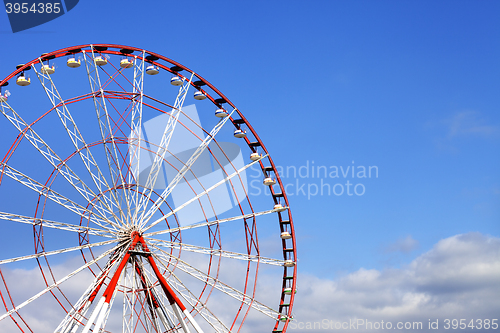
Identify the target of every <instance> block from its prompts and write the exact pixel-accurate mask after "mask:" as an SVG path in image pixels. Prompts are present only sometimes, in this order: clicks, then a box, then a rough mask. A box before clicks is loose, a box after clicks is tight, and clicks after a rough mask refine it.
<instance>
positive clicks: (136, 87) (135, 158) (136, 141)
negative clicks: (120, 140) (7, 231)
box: [129, 50, 146, 222]
mask: <svg viewBox="0 0 500 333" xmlns="http://www.w3.org/2000/svg"><path fill="white" fill-rule="evenodd" d="M145 57H146V52H145V51H144V50H143V51H142V59H141V62H140V64H138V63H137V62H138V60H137V57H135V58H134V80H133V99H132V102H133V106H132V119H131V133H130V138H129V151H130V162H129V165H130V173H129V183H130V184H134V183H135V184H138V183H139V170H140V165H139V163H140V154H141V140H142V106H143V99H144V89H143V88H144V64H145ZM134 177H136V178H137V179H135V180H134V179H133V178H134ZM130 198H131V200H133V201H135V206H136V208H135V210H134V212H131V214H134V218H135V216H136V215H137V206H138V203H139V190H138V189H137V190H136V193H135V196H133V195H131V196H130ZM133 206H134V205H132V207H133ZM131 222H133V221H131Z"/></svg>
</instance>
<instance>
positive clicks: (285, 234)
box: [280, 231, 292, 239]
mask: <svg viewBox="0 0 500 333" xmlns="http://www.w3.org/2000/svg"><path fill="white" fill-rule="evenodd" d="M280 237H281V239H290V238H292V235H291V234H290V232H288V231H283V232H282V233H281V235H280Z"/></svg>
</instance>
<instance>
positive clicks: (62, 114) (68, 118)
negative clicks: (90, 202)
mask: <svg viewBox="0 0 500 333" xmlns="http://www.w3.org/2000/svg"><path fill="white" fill-rule="evenodd" d="M39 60H40V66H43V62H42V59H41V58H39ZM33 70H34V71H35V73H36V75H37V76H38V80H39V81H40V83H41V85H42V87H43V88H44V90H45V93H46V94H47V97H48V98H49V100H50V102H51V103H52V107H53V109H54V110H56V112H57V115H58V116H59V120H60V121H61V123H62V125H63V126H64V128H65V129H66V132H67V133H68V136H69V138H70V139H71V142H72V143H73V146H74V147H75V149H76V151H77V152H78V155H79V156H80V158H81V160H82V162H83V164H84V165H85V168H86V169H87V172H88V173H89V175H90V177H91V178H92V181H93V182H94V184H95V186H96V187H97V189H98V192H99V193H101V192H102V186H104V187H105V188H109V187H110V186H109V185H108V183H107V181H106V179H105V178H104V176H103V174H102V172H101V170H100V168H99V166H98V165H97V162H96V161H95V159H94V156H93V155H92V153H91V151H90V149H85V152H86V153H85V154H84V153H82V151H83V149H82V147H87V143H86V142H85V140H84V139H83V136H82V134H81V133H80V130H79V129H78V126H77V125H76V123H75V120H74V119H73V117H72V115H71V112H70V111H69V109H68V107H67V105H66V103H65V101H64V100H63V99H62V97H61V95H60V94H59V91H58V90H57V87H56V85H55V83H54V81H53V80H52V77H51V75H50V74H43V72H39V71H38V70H37V69H36V66H33ZM46 81H47V82H48V84H49V85H50V89H49V87H48V86H47V85H46V84H45V82H46ZM56 101H57V103H56ZM58 106H62V107H58ZM92 168H94V169H96V171H97V175H96V174H94V172H92ZM104 199H108V201H110V202H107V201H106V200H102V199H101V198H100V196H99V197H98V200H99V201H101V202H102V203H103V204H104V205H105V206H106V208H107V209H108V211H109V212H110V214H111V215H112V216H113V217H114V218H115V220H116V222H119V221H120V220H119V219H118V217H117V216H116V215H115V214H114V212H113V209H112V208H111V206H115V207H116V208H118V209H119V207H118V206H117V205H116V203H114V202H113V201H112V200H110V199H109V198H107V197H106V196H104ZM115 201H116V200H115ZM110 205H111V206H110ZM120 212H121V211H120Z"/></svg>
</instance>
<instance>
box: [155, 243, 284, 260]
mask: <svg viewBox="0 0 500 333" xmlns="http://www.w3.org/2000/svg"><path fill="white" fill-rule="evenodd" d="M147 241H148V244H151V245H154V246H155V247H157V246H161V247H164V248H167V249H175V250H182V251H189V252H195V253H200V254H207V255H211V256H219V257H224V258H231V259H238V260H243V261H251V262H258V263H261V264H268V265H273V266H283V265H284V264H285V260H282V259H274V258H268V257H262V256H259V255H253V254H244V253H238V252H231V251H224V250H219V249H210V248H207V247H202V246H196V245H189V244H184V243H175V242H170V241H165V240H161V239H153V238H147Z"/></svg>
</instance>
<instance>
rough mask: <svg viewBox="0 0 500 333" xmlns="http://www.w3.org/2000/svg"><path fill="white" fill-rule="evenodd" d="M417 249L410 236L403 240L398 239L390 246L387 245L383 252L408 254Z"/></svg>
mask: <svg viewBox="0 0 500 333" xmlns="http://www.w3.org/2000/svg"><path fill="white" fill-rule="evenodd" d="M417 248H418V241H417V240H415V239H413V238H412V237H411V236H410V235H408V236H406V237H405V238H400V239H398V240H397V241H395V242H394V243H392V244H389V245H387V246H386V247H385V248H384V252H386V253H390V252H402V253H410V252H411V251H413V250H415V249H417Z"/></svg>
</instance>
